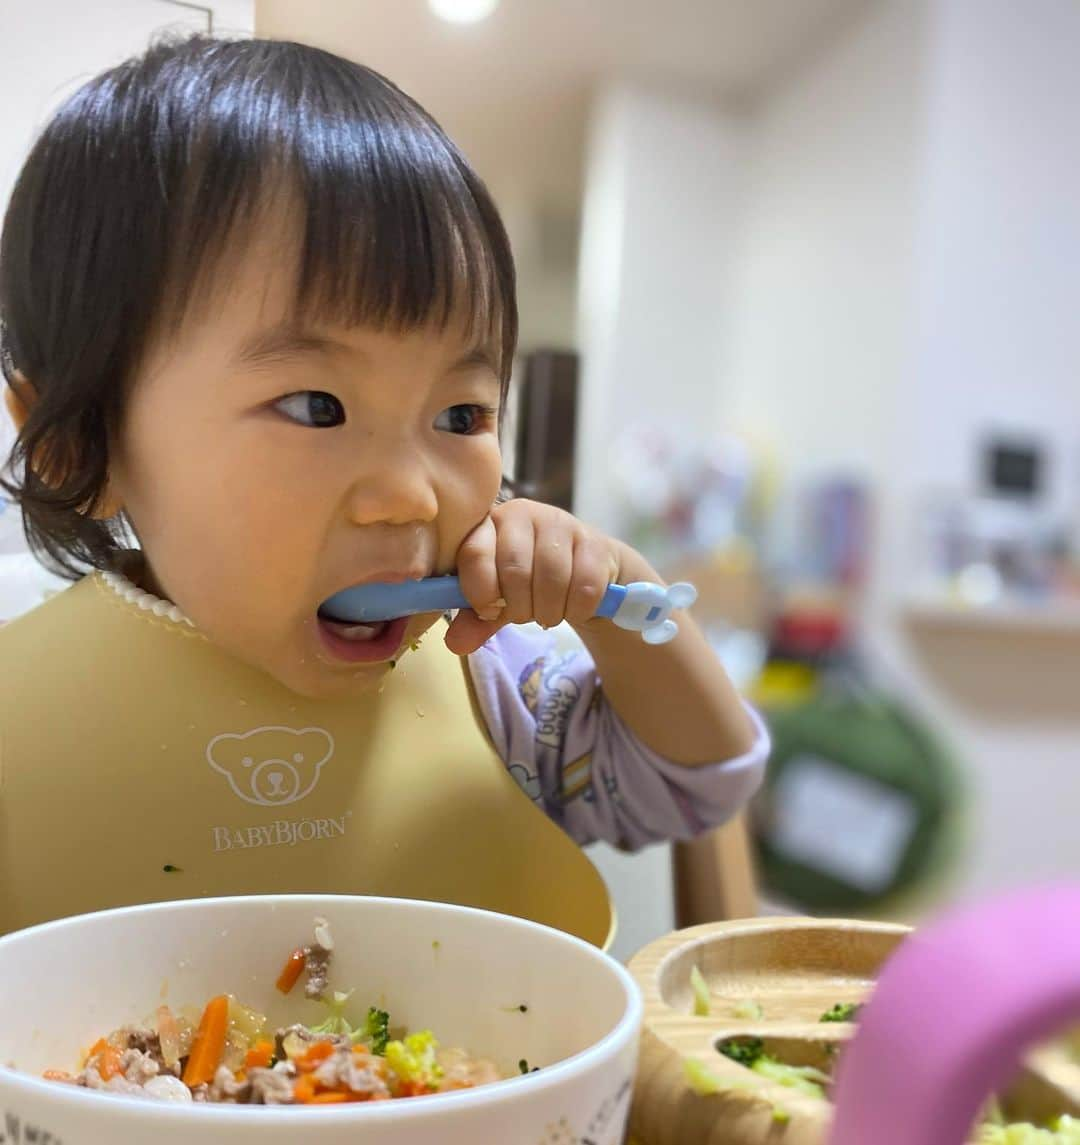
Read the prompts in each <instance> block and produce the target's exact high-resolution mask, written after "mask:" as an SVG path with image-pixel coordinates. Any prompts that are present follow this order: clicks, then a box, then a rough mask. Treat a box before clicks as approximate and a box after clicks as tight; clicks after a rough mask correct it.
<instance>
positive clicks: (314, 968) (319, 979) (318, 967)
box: [304, 918, 334, 999]
mask: <svg viewBox="0 0 1080 1145" xmlns="http://www.w3.org/2000/svg"><path fill="white" fill-rule="evenodd" d="M333 953H334V939H333V937H332V936H331V934H330V926H329V924H328V923H327V921H326V919H325V918H317V919H316V920H315V941H314V942H313V943H312V944H311V945H310V946H308V947H306V948H305V954H306V956H307V957H306V961H305V964H304V968H305V969H306V970H307V985H305V987H304V995H305V996H306V997H308V998H315V999H319V998H321V997H322V996H323V994H324V993H325V992H326V987H327V984H328V983H329V980H330V959H331V957H332V956H333Z"/></svg>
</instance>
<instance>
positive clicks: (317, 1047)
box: [296, 1042, 335, 1073]
mask: <svg viewBox="0 0 1080 1145" xmlns="http://www.w3.org/2000/svg"><path fill="white" fill-rule="evenodd" d="M334 1049H335V1047H334V1045H333V1043H332V1042H314V1043H313V1044H312V1045H310V1046H308V1048H307V1049H306V1050H305V1051H304V1054H303V1056H302V1057H299V1058H297V1059H296V1068H297V1069H298V1070H300V1072H301V1073H310V1072H311V1071H312V1070H315V1069H318V1068H319V1066H320V1065H321V1064H322V1063H323V1062H324V1061H326V1059H327V1058H328V1057H330V1056H331V1055H332V1054H333V1052H334Z"/></svg>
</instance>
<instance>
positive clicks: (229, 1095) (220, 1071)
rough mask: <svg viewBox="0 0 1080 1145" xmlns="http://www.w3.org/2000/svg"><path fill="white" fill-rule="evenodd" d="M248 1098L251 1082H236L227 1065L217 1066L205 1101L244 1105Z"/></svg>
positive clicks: (249, 1096) (234, 1075)
mask: <svg viewBox="0 0 1080 1145" xmlns="http://www.w3.org/2000/svg"><path fill="white" fill-rule="evenodd" d="M250 1098H251V1082H250V1081H238V1080H237V1077H236V1074H234V1073H233V1071H232V1070H231V1069H229V1067H228V1066H227V1065H221V1066H218V1068H217V1073H215V1074H214V1080H213V1081H212V1082H211V1083H210V1090H209V1092H208V1093H207V1095H206V1100H207V1101H216V1102H221V1103H227V1104H230V1105H245V1104H246V1103H247V1102H248V1101H249V1100H250Z"/></svg>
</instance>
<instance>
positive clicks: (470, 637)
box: [446, 608, 505, 656]
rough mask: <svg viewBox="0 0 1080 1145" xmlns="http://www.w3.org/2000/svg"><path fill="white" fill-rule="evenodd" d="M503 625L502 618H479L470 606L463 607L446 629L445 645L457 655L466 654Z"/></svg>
mask: <svg viewBox="0 0 1080 1145" xmlns="http://www.w3.org/2000/svg"><path fill="white" fill-rule="evenodd" d="M504 625H505V621H502V620H481V619H480V617H479V616H477V615H476V613H475V612H473V610H472V609H471V608H463V609H461V611H460V612H459V613H458V614H457V616H455V617H454V619H453V620H452V621H451V622H450V627H449V628H448V629H447V630H446V647H447V648H449V649H450V651H451V652H453V653H454V654H455V655H457V656H468V654H469V653H470V652H475V651H476V650H477V648H479V647H480V646H481V645H482V644H486V643H487V641H489V640H490V639H491V638H492V636H494V635H495V633H496V632H498V631H499V629H500V628H502V627H503V626H504Z"/></svg>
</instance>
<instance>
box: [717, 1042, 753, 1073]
mask: <svg viewBox="0 0 1080 1145" xmlns="http://www.w3.org/2000/svg"><path fill="white" fill-rule="evenodd" d="M716 1048H717V1049H718V1050H719V1051H720V1052H721V1053H722V1054H723V1055H724V1057H726V1058H731V1060H732V1061H733V1062H737V1063H738V1064H739V1065H744V1066H746V1068H747V1069H753V1067H754V1063H755V1062H756V1061H758V1059H759V1058H761V1057H762V1055H763V1054H764V1053H765V1043H764V1042H763V1041H762V1040H761V1039H760V1038H728V1039H727V1040H726V1041H723V1042H721V1043H720V1044H719V1045H718V1046H717V1047H716Z"/></svg>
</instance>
